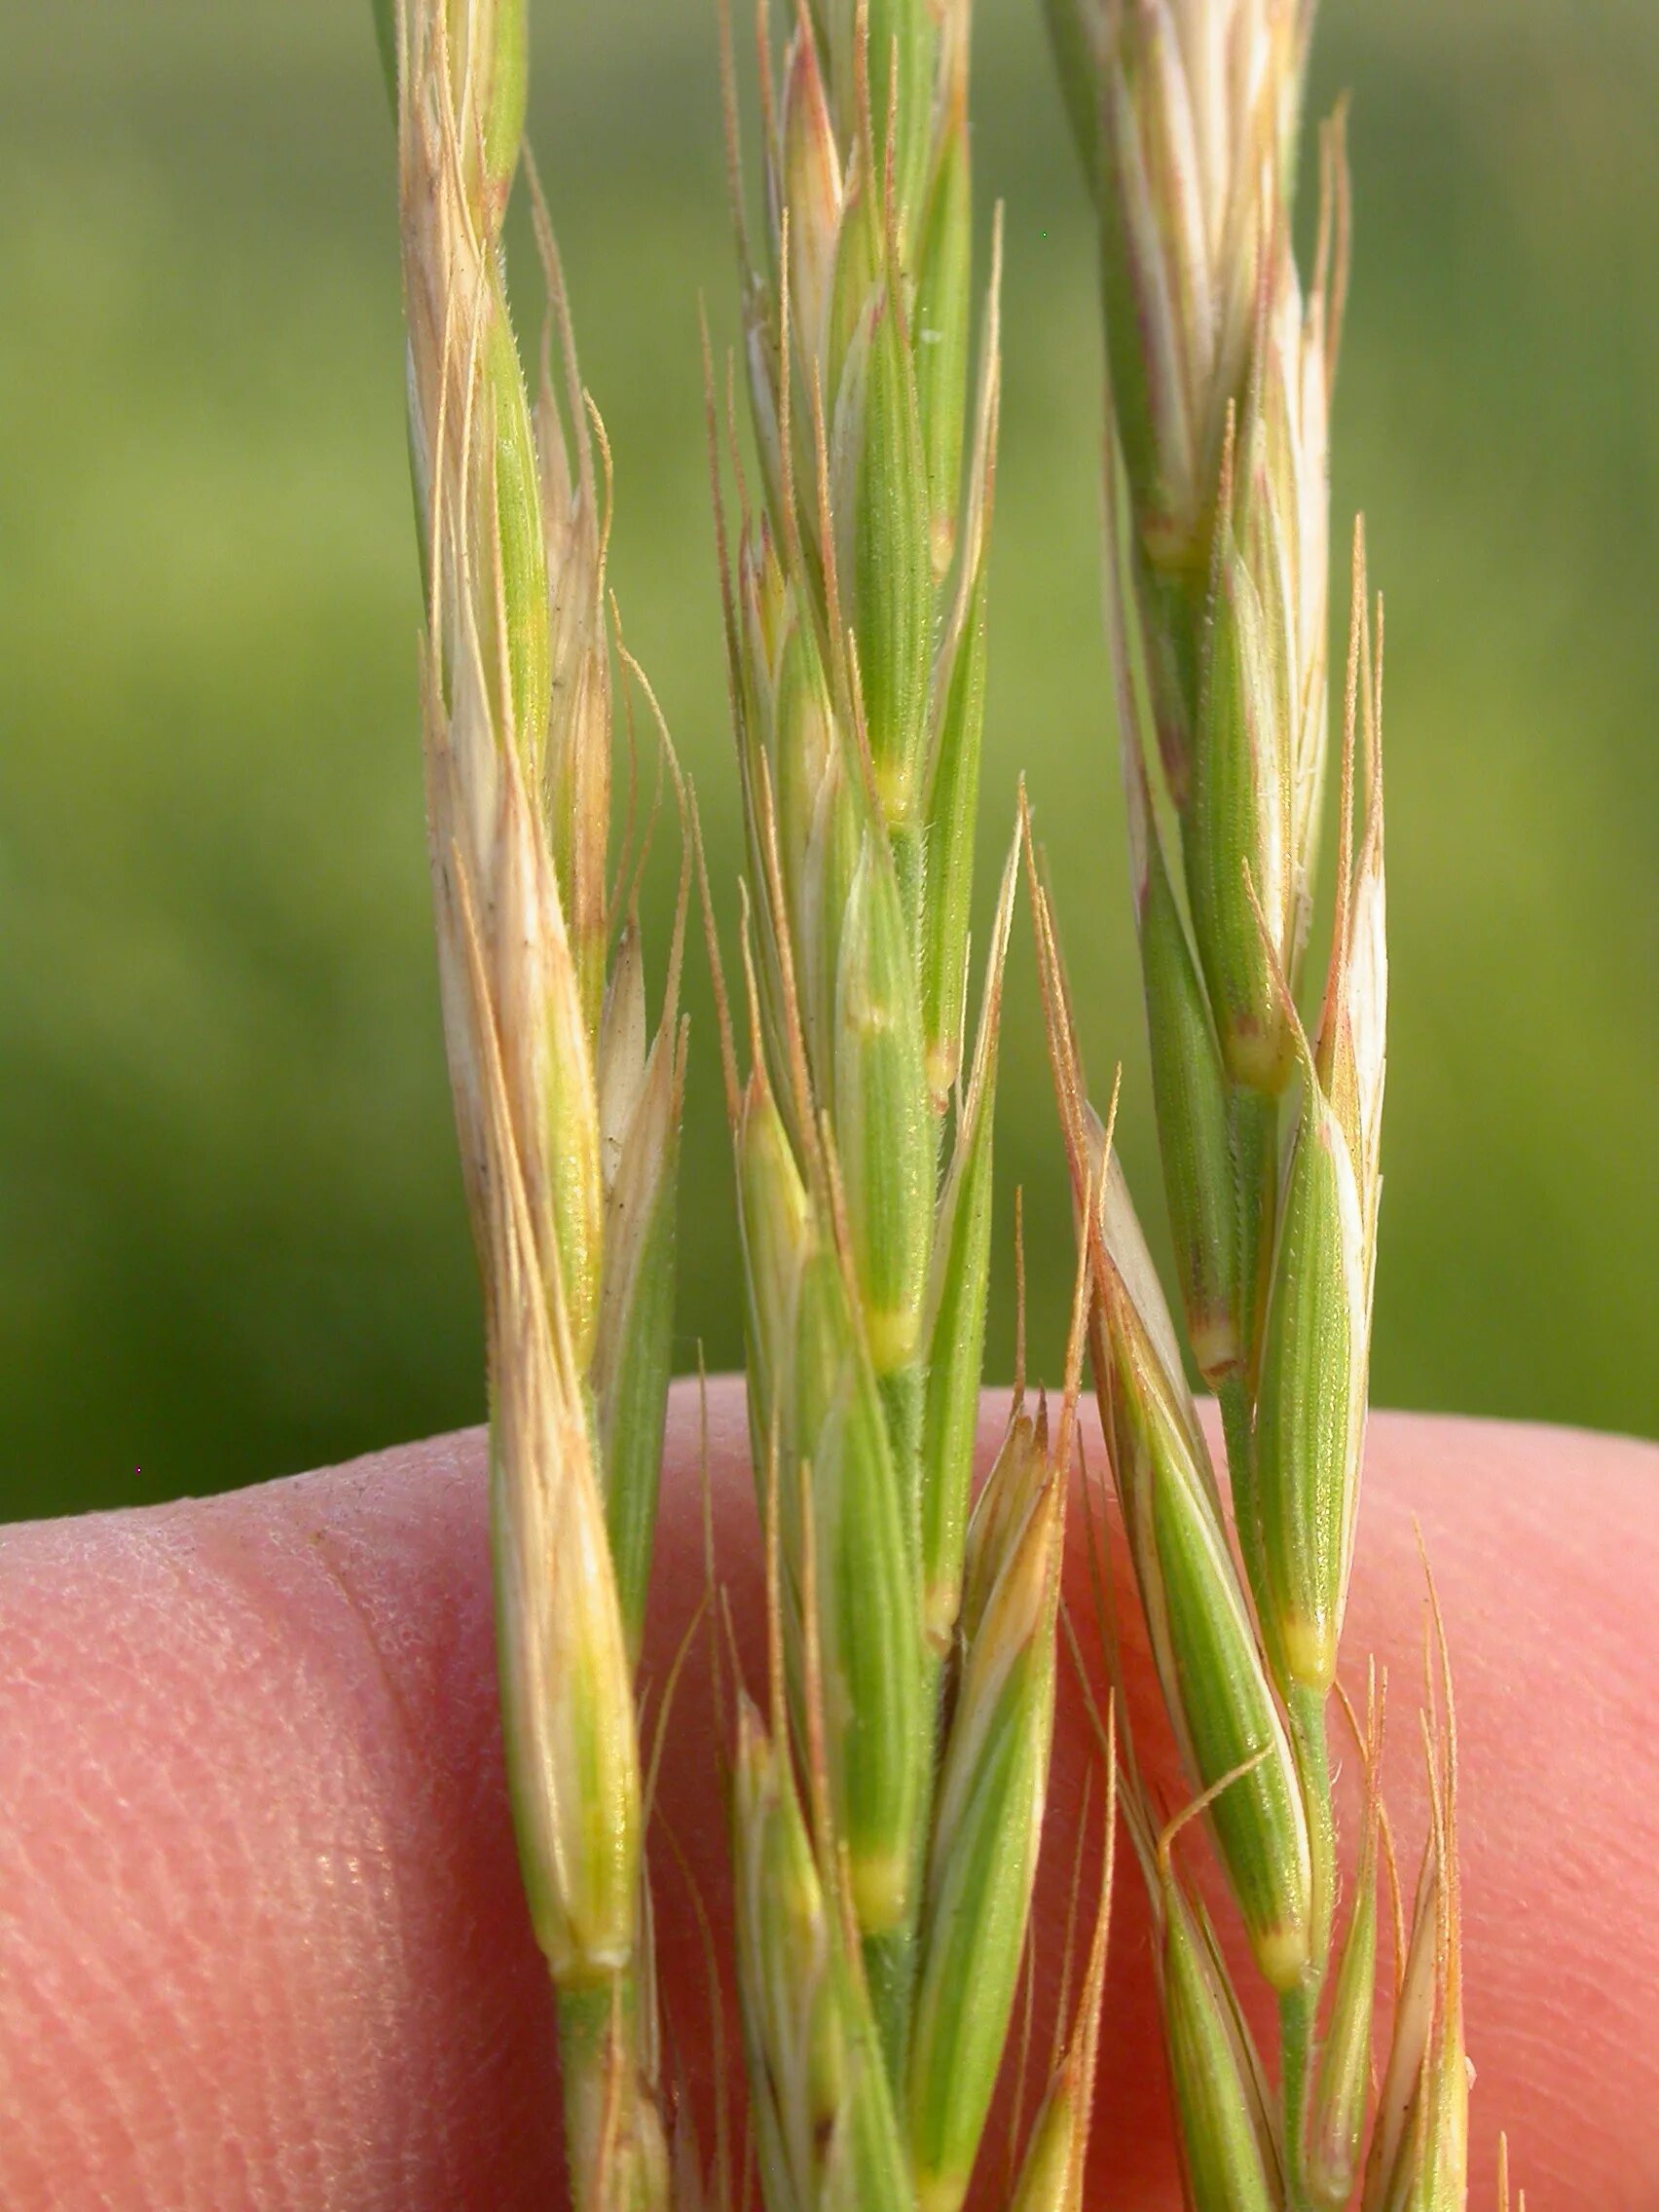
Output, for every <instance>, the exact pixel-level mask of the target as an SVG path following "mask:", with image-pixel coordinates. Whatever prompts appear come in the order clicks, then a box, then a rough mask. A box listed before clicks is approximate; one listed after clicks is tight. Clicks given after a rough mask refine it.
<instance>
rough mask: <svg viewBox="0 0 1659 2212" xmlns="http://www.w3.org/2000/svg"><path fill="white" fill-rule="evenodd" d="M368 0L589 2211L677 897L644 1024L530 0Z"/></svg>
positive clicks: (654, 1352) (546, 1917)
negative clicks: (515, 189) (510, 277)
mask: <svg viewBox="0 0 1659 2212" xmlns="http://www.w3.org/2000/svg"><path fill="white" fill-rule="evenodd" d="M381 25H382V35H383V51H384V53H385V55H386V59H387V71H388V79H389V82H390V83H391V86H392V89H393V96H394V103H395V111H396V118H397V136H398V186H399V189H398V204H399V213H400V222H401V233H402V243H403V279H404V301H405V309H406V313H407V318H408V326H409V352H408V392H409V442H410V455H411V462H412V469H413V474H414V481H415V492H416V510H417V518H418V525H419V529H420V534H421V544H422V549H423V560H424V579H425V602H426V606H425V614H426V621H425V640H424V666H423V704H424V718H425V748H426V785H427V815H428V825H429V833H430V846H431V866H432V883H433V894H434V900H435V904H436V911H437V935H438V959H439V977H440V983H441V988H442V998H443V1011H444V1031H445V1038H446V1042H447V1046H448V1051H449V1063H450V1076H451V1084H452V1088H453V1091H454V1097H455V1108H456V1122H457V1127H458V1130H459V1134H460V1139H461V1167H462V1173H463V1176H464V1179H465V1185H466V1194H467V1200H468V1205H469V1209H470V1212H471V1215H472V1224H473V1231H474V1235H475V1238H476V1241H477V1246H478V1255H479V1265H480V1270H481V1272H482V1276H483V1285H484V1299H485V1312H486V1329H487V1339H488V1347H489V1373H490V1487H491V1534H492V1544H493V1551H494V1558H495V1575H496V1611H497V1634H498V1647H499V1657H500V1683H501V1705H502V1721H503V1731H504V1736H505V1747H506V1760H507V1776H508V1784H509V1788H510V1793H511V1798H512V1807H513V1818H514V1826H515V1830H516V1833H517V1838H518V1847H519V1861H520V1865H521V1868H522V1871H523V1875H524V1883H525V1892H526V1896H527V1898H528V1899H529V1903H530V1910H531V1917H532V1920H533V1922H534V1924H535V1935H536V1940H537V1942H538V1943H539V1945H540V1947H541V1950H542V1952H543V1954H544V1956H545V1958H546V1961H547V1965H548V1969H549V1972H551V1975H552V1978H553V1982H554V1985H555V1987H556V1990H557V1992H558V2000H559V2023H560V2046H561V2057H562V2064H563V2074H564V2084H565V2105H566V2114H567V2129H566V2140H567V2151H568V2159H569V2167H570V2176H571V2194H572V2196H573V2198H574V2200H575V2202H576V2204H577V2205H578V2206H579V2207H581V2208H583V2212H588V2208H593V2212H598V2208H601V2207H604V2208H606V2212H612V2208H614V2212H635V2208H638V2212H646V2208H649V2207H654V2206H659V2205H663V2204H666V2203H667V2202H668V2200H669V2162H668V2142H667V2136H666V2133H665V2128H664V2121H663V2112H662V2098H661V2083H660V2080H659V2062H658V2051H657V2031H656V2017H655V2003H654V1996H653V1989H652V1961H651V1952H650V1939H649V1930H650V1915H649V1908H648V1901H647V1899H646V1892H645V1861H644V1854H643V1848H642V1835H643V1829H644V1824H645V1791H644V1787H643V1782H642V1771H641V1756H640V1744H639V1734H638V1728H637V1722H636V1711H635V1690H634V1671H635V1666H636V1662H637V1660H638V1656H639V1648H640V1638H641V1632H642V1627H643V1620H644V1609H645V1591H646V1585H647V1581H648V1575H649V1566H650V1548H651V1530H652V1527H653V1523H654V1519H655V1504H656V1488H657V1479H658V1469H659V1466H660V1462H661V1454H662V1436H663V1421H664V1414H665V1408H666V1400H667V1389H668V1379H669V1332H670V1326H671V1321H672V1314H673V1249H674V1186H675V1168H676V1161H677V1150H678V1138H679V1129H680V1119H681V1102H682V1086H683V1081H684V1065H685V1038H684V1032H683V1028H682V1024H681V1023H680V1021H679V1019H678V1016H677V1014H676V997H677V982H678V974H679V965H680V939H681V933H680V932H679V931H677V933H676V941H675V945H674V949H673V952H672V954H671V957H670V960H669V964H668V966H669V974H668V982H667V985H666V988H665V990H664V993H663V998H662V1003H661V1009H660V1013H659V1014H658V1016H657V1019H656V1021H655V1024H654V1032H653V1030H652V1024H651V1021H650V1017H649V1015H648V1014H647V1011H646V998H647V993H646V986H645V965H644V954H643V950H642V946H641V942H640V932H639V927H638V922H637V918H636V916H635V913H634V911H633V908H632V904H631V902H630V898H629V894H628V884H629V864H628V862H627V861H626V859H625V860H624V864H623V866H622V868H621V870H620V871H619V873H618V875H617V878H616V881H615V883H613V881H612V878H611V874H610V858H609V854H608V845H609V827H610V824H609V816H610V803H609V779H610V754H611V738H612V731H611V721H612V664H611V637H610V629H609V609H608V606H607V601H606V588H605V554H606V539H607V535H608V527H609V515H608V474H607V472H606V471H602V469H601V467H600V465H599V462H600V461H605V460H606V453H605V445H604V437H603V432H602V431H601V430H600V428H599V425H598V419H597V416H596V415H595V414H594V413H593V410H592V408H591V405H590V403H589V402H588V400H587V397H586V395H585V393H584V392H583V390H582V388H581V384H580V379H579V376H578V374H577V369H576V360H575V350H574V345H573V341H572V338H571V325H570V318H569V315H568V313H567V310H566V303H565V295H564V289H563V284H562V281H561V277H560V272H559V264H558V258H557V254H556V251H555V249H554V245H553V239H552V232H551V228H550V226H549V224H548V223H547V220H546V215H545V210H544V209H543V208H542V206H541V203H540V197H539V193H536V194H535V202H536V213H537V234H538V239H539V242H540V247H541V259H542V266H543V272H544V276H545V279H546V285H547V293H548V317H549V323H550V326H551V328H550V332H549V337H548V339H547V341H546V342H544V345H543V350H542V370H541V379H540V387H539V390H538V392H537V394H536V397H535V401H534V402H533V401H532V399H531V397H530V393H529V389H528V387H527V384H526V381H525V377H524V372H523V369H522V367H521V363H520V357H519V351H518V347H517V344H516V341H515V338H514V334H513V328H512V323H511V319H510V315H509V312H508V306H507V295H506V280H505V269H504V264H503V259H502V254H501V244H500V230H501V221H502V216H503V214H504V211H505V207H506V203H507V198H508V195H509V193H510V191H511V188H512V183H513V179H514V175H515V172H516V170H517V168H518V166H519V157H520V145H519V140H520V132H521V129H522V125H523V116H524V95H525V82H526V66H527V25H526V18H525V9H524V5H523V0H500V4H499V5H497V4H496V0H471V4H469V5H466V6H461V7H451V6H447V5H445V4H444V0H434V4H428V0H407V4H404V5H400V6H399V8H398V11H397V14H396V16H395V18H391V17H389V16H387V14H385V13H383V15H382V17H381ZM533 185H534V179H533ZM555 363H557V372H556V368H555ZM556 374H557V381H556ZM561 387H562V388H561ZM617 884H619V885H620V886H621V889H620V890H618V889H617V887H616V886H617ZM681 911H682V918H683V912H684V898H683V888H682V906H681Z"/></svg>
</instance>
